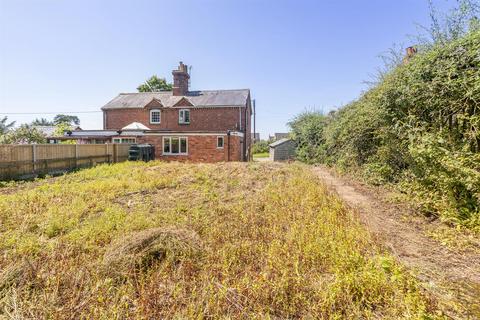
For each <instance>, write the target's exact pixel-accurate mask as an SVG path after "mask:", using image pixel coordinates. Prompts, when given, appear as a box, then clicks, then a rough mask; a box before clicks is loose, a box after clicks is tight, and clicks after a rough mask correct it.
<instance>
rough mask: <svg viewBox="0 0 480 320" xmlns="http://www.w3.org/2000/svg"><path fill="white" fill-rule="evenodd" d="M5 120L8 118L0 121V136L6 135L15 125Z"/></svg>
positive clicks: (13, 122)
mask: <svg viewBox="0 0 480 320" xmlns="http://www.w3.org/2000/svg"><path fill="white" fill-rule="evenodd" d="M7 120H8V117H3V119H1V120H0V135H3V134H5V133H7V132H8V131H9V130H10V129H11V128H12V127H13V126H14V125H15V121H12V122H10V123H7Z"/></svg>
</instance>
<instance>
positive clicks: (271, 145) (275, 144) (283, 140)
mask: <svg viewBox="0 0 480 320" xmlns="http://www.w3.org/2000/svg"><path fill="white" fill-rule="evenodd" d="M290 140H291V139H287V138H283V139H280V140H278V141H275V142H273V143H270V144H269V146H270V147H276V146H279V145H281V144H283V143H285V142H288V141H290Z"/></svg>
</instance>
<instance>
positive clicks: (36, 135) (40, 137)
mask: <svg viewBox="0 0 480 320" xmlns="http://www.w3.org/2000/svg"><path fill="white" fill-rule="evenodd" d="M46 141H47V137H46V136H45V135H44V134H43V132H41V131H40V130H38V129H37V128H35V127H33V126H31V125H28V124H22V125H21V126H20V127H18V128H16V129H13V130H10V131H8V132H7V133H6V134H4V135H2V136H0V143H3V144H31V143H46Z"/></svg>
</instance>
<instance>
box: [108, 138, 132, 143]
mask: <svg viewBox="0 0 480 320" xmlns="http://www.w3.org/2000/svg"><path fill="white" fill-rule="evenodd" d="M112 142H113V143H137V139H136V138H113V139H112Z"/></svg>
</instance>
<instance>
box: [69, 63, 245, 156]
mask: <svg viewBox="0 0 480 320" xmlns="http://www.w3.org/2000/svg"><path fill="white" fill-rule="evenodd" d="M187 70H188V69H187V66H186V65H185V64H183V63H182V62H180V65H179V67H178V69H177V70H174V71H173V72H172V74H173V90H172V91H160V92H146V93H121V94H119V95H118V96H116V97H115V98H114V99H113V100H111V101H110V102H108V103H107V104H106V105H104V106H103V107H102V111H103V129H104V130H96V131H95V130H91V131H90V130H83V131H73V132H69V133H68V138H70V139H77V140H82V141H83V143H92V142H93V143H99V142H100V143H102V142H106V143H108V142H114V143H150V144H153V145H154V146H155V157H156V158H157V159H164V160H179V161H184V160H189V161H198V162H218V161H247V160H249V158H250V147H251V146H250V145H251V136H250V135H251V134H250V128H251V114H252V107H251V99H250V90H248V89H241V90H205V91H190V90H189V88H188V86H189V79H190V75H189V74H188V71H187ZM80 143H81V142H80Z"/></svg>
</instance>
